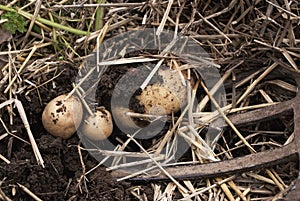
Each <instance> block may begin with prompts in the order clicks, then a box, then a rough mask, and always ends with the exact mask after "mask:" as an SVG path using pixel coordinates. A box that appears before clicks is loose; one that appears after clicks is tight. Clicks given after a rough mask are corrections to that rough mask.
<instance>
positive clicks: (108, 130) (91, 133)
mask: <svg viewBox="0 0 300 201" xmlns="http://www.w3.org/2000/svg"><path fill="white" fill-rule="evenodd" d="M112 131H113V122H112V117H111V114H110V112H109V111H107V110H105V109H99V110H97V111H96V112H95V114H94V115H93V116H89V117H88V118H87V119H86V120H85V122H84V123H83V125H82V133H83V135H85V136H87V137H88V138H89V139H91V140H105V139H107V138H108V137H109V136H110V135H111V134H112Z"/></svg>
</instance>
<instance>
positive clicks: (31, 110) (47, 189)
mask: <svg viewBox="0 0 300 201" xmlns="http://www.w3.org/2000/svg"><path fill="white" fill-rule="evenodd" d="M61 68H63V71H62V72H63V73H62V75H60V76H59V77H58V78H57V79H55V84H56V86H57V87H56V88H55V90H54V89H52V84H51V83H49V84H46V85H45V86H43V87H41V88H39V94H38V93H37V91H36V90H35V91H32V92H31V93H30V94H29V96H27V97H30V99H28V98H26V97H25V96H22V97H20V99H21V101H22V103H23V106H24V108H25V111H26V114H27V117H28V121H29V123H30V125H31V130H32V133H33V134H34V137H35V139H36V141H37V145H38V147H39V149H40V152H41V154H42V157H43V159H44V161H45V168H42V167H41V166H39V165H37V162H36V159H35V157H34V153H33V151H32V147H31V145H30V144H27V143H24V142H22V141H20V140H18V139H16V138H13V137H6V138H5V139H3V140H1V143H0V153H1V154H2V155H4V156H5V157H7V159H9V160H10V161H11V163H10V164H6V163H5V162H4V161H3V160H0V178H5V179H4V180H3V181H1V182H0V185H1V189H2V190H3V192H4V193H5V194H6V195H7V196H8V197H10V198H12V199H14V200H32V198H31V197H30V196H28V195H27V194H26V193H24V191H23V190H21V189H20V187H19V186H18V184H21V185H24V186H25V187H27V188H28V189H30V190H31V191H32V192H33V193H34V194H35V195H37V196H38V197H39V198H41V199H43V200H122V201H123V200H135V198H134V197H133V196H132V194H131V193H130V189H132V188H134V185H135V184H132V183H128V182H117V181H114V180H113V179H112V178H111V176H110V174H109V172H107V171H106V169H105V167H99V168H96V169H95V170H94V171H92V172H91V173H89V174H88V175H87V176H86V179H84V178H82V175H83V173H84V171H86V172H87V171H89V170H90V169H92V168H94V167H95V166H96V165H97V164H98V161H96V160H95V159H94V158H93V157H91V156H90V155H89V153H88V152H87V151H81V154H80V153H79V151H78V144H79V142H80V140H79V138H78V136H77V135H76V134H74V135H73V136H72V137H71V138H70V139H67V140H62V139H60V138H55V137H53V136H51V135H50V134H48V133H47V131H45V129H44V128H43V126H42V122H41V116H42V111H43V108H44V107H45V105H46V104H47V102H49V101H50V100H51V99H53V98H54V97H56V96H58V95H60V94H64V93H68V92H69V91H70V90H71V83H72V81H74V79H75V76H76V71H75V70H74V68H72V66H70V65H66V66H63V67H61ZM61 70H62V69H60V70H59V72H61ZM47 76H48V77H45V79H48V78H50V77H51V76H53V75H51V74H48V75H47ZM39 95H40V98H41V99H39ZM14 112H16V113H17V111H16V110H14ZM1 114H2V115H1V118H2V119H3V121H4V122H9V115H8V112H7V110H6V109H3V110H2V112H1ZM6 126H8V129H9V130H13V131H15V133H14V134H15V135H17V136H19V137H21V138H23V139H24V140H26V141H29V139H28V136H27V133H26V130H25V128H24V126H23V124H22V121H21V119H20V118H19V116H18V115H14V116H13V125H6ZM0 133H1V134H4V133H6V131H5V129H4V127H3V126H2V125H1V126H0ZM80 155H81V156H82V160H83V164H82V163H81V161H80ZM83 166H84V167H83ZM145 188H147V186H145ZM14 190H16V191H15V192H16V194H15V195H14V194H13V191H14ZM147 192H148V195H147V197H148V198H149V197H151V194H152V193H151V190H149V191H147Z"/></svg>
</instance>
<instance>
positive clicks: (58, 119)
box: [42, 95, 83, 139]
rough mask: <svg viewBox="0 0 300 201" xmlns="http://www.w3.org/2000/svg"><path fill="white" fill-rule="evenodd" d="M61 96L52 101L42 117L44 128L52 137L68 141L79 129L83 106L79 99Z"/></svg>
mask: <svg viewBox="0 0 300 201" xmlns="http://www.w3.org/2000/svg"><path fill="white" fill-rule="evenodd" d="M66 97H67V95H60V96H58V97H56V98H54V99H53V100H51V101H50V102H49V103H48V104H47V106H46V107H45V109H44V111H43V115H42V121H43V125H44V128H45V129H46V130H47V131H48V132H49V133H50V134H52V135H54V136H56V137H61V138H63V139H67V138H69V137H71V136H72V135H73V134H74V133H75V132H76V129H77V128H78V126H79V124H80V122H81V120H82V115H83V110H82V105H81V102H80V100H79V99H78V98H77V97H74V96H70V98H68V99H66V100H65V98H66Z"/></svg>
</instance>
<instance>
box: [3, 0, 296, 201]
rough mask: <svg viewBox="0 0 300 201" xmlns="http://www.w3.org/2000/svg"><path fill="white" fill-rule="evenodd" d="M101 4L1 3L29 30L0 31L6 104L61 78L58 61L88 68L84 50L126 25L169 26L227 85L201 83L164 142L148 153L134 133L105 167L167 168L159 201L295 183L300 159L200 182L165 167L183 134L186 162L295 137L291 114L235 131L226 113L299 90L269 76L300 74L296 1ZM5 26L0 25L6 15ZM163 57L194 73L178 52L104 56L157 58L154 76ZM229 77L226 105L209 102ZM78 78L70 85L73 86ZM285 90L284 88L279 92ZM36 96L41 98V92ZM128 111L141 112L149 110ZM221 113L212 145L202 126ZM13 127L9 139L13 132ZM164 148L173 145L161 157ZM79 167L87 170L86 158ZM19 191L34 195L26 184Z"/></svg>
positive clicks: (267, 190) (139, 190)
mask: <svg viewBox="0 0 300 201" xmlns="http://www.w3.org/2000/svg"><path fill="white" fill-rule="evenodd" d="M98 2H100V3H96V2H94V1H85V2H83V3H81V2H75V1H74V2H72V3H70V2H68V1H60V2H59V1H51V2H45V1H41V0H37V1H32V2H31V3H28V4H23V3H22V2H21V1H18V0H15V1H12V2H11V3H9V4H6V3H5V2H4V1H2V2H1V6H0V10H1V11H0V12H1V13H4V12H7V11H11V12H18V13H19V14H20V15H22V16H24V17H25V18H26V19H27V20H28V26H27V32H26V33H23V34H21V33H19V32H17V33H16V34H14V35H12V34H10V33H9V32H6V31H4V30H1V32H0V47H1V52H0V64H1V65H0V70H1V71H0V95H1V96H0V100H1V102H4V101H5V100H8V101H9V100H13V99H18V97H19V96H25V97H27V98H28V99H30V96H31V92H32V91H39V89H40V88H41V87H43V86H45V85H46V84H47V83H49V82H52V81H53V80H55V79H56V78H57V77H59V76H60V74H61V72H59V71H58V69H59V68H58V66H63V65H64V64H66V63H68V64H71V65H72V66H74V68H76V69H78V70H80V69H82V68H83V62H84V61H85V59H86V58H87V56H88V55H89V54H91V53H92V51H93V50H95V49H97V47H99V46H100V45H101V44H102V43H103V41H105V40H106V39H109V38H111V37H113V36H116V35H118V34H121V33H124V32H126V31H130V30H142V29H144V28H146V27H156V28H157V31H156V34H157V35H159V34H161V33H162V31H163V30H164V29H166V30H172V31H174V33H175V35H176V34H177V33H178V34H179V33H180V34H182V35H188V36H190V38H191V39H192V40H193V41H195V42H196V43H197V44H199V45H200V46H202V47H203V48H204V50H205V51H206V52H207V53H208V55H209V56H210V58H211V61H210V62H212V63H214V65H215V66H217V67H218V68H219V71H220V74H221V75H222V79H221V81H222V82H218V84H216V85H215V88H212V89H211V90H208V89H206V87H205V84H204V83H203V82H201V81H200V80H199V81H198V83H197V85H196V87H194V88H192V87H191V86H189V88H188V90H189V91H190V96H189V98H190V100H189V103H190V104H188V105H187V106H186V107H185V108H184V109H183V112H182V114H181V116H179V117H177V118H173V119H172V121H173V125H172V126H171V128H170V129H169V131H168V132H167V133H165V135H164V136H163V137H162V138H160V139H157V140H156V141H155V143H154V144H153V146H152V147H151V148H149V149H145V148H144V147H143V146H142V145H141V144H139V142H138V141H136V140H135V139H134V135H128V141H126V142H123V144H120V146H118V147H116V149H115V150H110V151H107V152H106V150H101V151H102V152H103V153H104V155H106V156H107V157H114V163H113V164H112V165H111V167H108V170H117V169H122V168H124V167H129V166H130V167H134V166H135V165H141V164H148V166H147V168H145V169H144V170H141V171H140V172H135V173H134V174H132V175H127V176H126V177H124V178H120V179H119V180H123V179H129V178H131V177H136V176H138V175H141V174H145V173H146V172H147V171H149V170H153V169H155V168H157V169H158V170H160V171H162V172H163V173H164V174H165V175H167V176H168V178H169V180H170V182H164V183H160V182H158V183H156V182H153V183H151V186H152V188H153V194H154V200H175V199H181V200H231V201H232V200H276V199H279V198H281V197H282V196H283V194H284V192H286V191H287V190H288V189H289V188H291V185H292V181H293V179H295V174H290V172H289V170H290V169H294V170H295V171H296V168H297V163H295V162H290V163H289V164H282V165H278V166H276V167H274V168H271V169H265V170H260V171H251V172H247V173H243V174H242V175H233V176H224V177H220V178H210V179H202V178H197V180H196V181H194V180H184V181H179V180H177V179H176V178H173V177H172V175H169V174H168V172H166V171H165V169H164V166H166V165H167V164H168V161H169V160H170V159H171V158H172V156H173V153H174V152H176V150H177V148H178V147H177V146H180V144H176V143H177V138H180V137H181V138H183V139H184V140H185V141H187V142H189V143H190V144H191V147H192V149H191V151H190V154H189V157H188V159H189V160H186V161H183V162H185V163H190V164H193V163H207V162H212V161H219V160H227V159H231V158H234V157H238V156H242V155H245V154H249V152H250V153H255V152H260V151H264V150H268V149H273V148H278V147H281V146H284V145H285V144H286V143H289V142H290V141H291V139H292V137H293V136H292V135H291V133H292V132H291V131H290V130H291V124H292V123H291V122H292V119H290V118H289V117H288V116H287V117H281V118H279V119H276V122H280V123H278V124H280V125H281V126H278V127H276V129H273V125H272V124H271V123H269V124H265V125H261V124H260V123H258V124H255V125H252V126H249V127H246V126H245V127H242V128H236V127H235V125H233V124H231V122H230V120H229V119H228V118H227V115H230V114H232V113H238V112H241V111H247V110H253V109H255V108H261V107H265V106H267V105H271V104H274V103H276V102H280V101H284V100H287V99H291V98H292V97H293V96H294V94H295V92H296V90H297V89H296V85H295V83H294V82H293V81H291V80H290V79H289V78H286V77H278V76H277V77H275V78H272V73H273V72H274V69H277V70H278V69H280V68H281V67H287V68H291V69H295V70H296V71H298V65H299V58H300V52H299V50H300V48H299V43H300V35H299V33H300V30H299V20H300V15H299V9H300V5H299V3H298V1H296V0H295V1H293V0H292V1H286V0H277V1H276V0H271V1H261V0H256V1H248V0H246V1H238V0H230V1H221V2H219V1H210V0H209V1H181V0H178V1H177V0H174V1H173V0H169V1H159V0H158V1H147V2H146V1H142V2H135V1H131V2H132V3H127V1H125V2H123V1H98ZM101 2H102V3H101ZM0 23H1V24H3V23H5V21H0ZM171 45H172V44H171ZM166 60H168V61H170V62H172V63H173V64H174V65H177V68H178V69H179V71H180V70H182V69H193V67H190V66H186V65H181V66H180V65H178V64H176V62H178V61H180V58H176V59H174V58H172V55H171V54H169V52H168V50H167V49H166V51H163V52H161V53H160V54H158V55H151V57H146V56H144V55H140V56H138V57H135V58H130V59H124V58H120V59H119V60H116V61H115V60H114V61H106V63H105V64H103V65H111V64H125V63H126V64H128V63H137V62H149V61H151V62H154V61H155V62H157V65H156V68H155V69H153V71H152V73H153V74H154V73H155V72H156V70H157V69H158V68H160V64H161V63H162V62H163V61H166ZM116 62H119V63H116ZM95 70H96V68H95V69H92V70H91V71H90V73H93V72H94V71H95ZM97 70H98V69H97ZM278 71H279V72H280V70H278ZM50 72H55V76H53V77H51V78H50V79H49V78H47V79H46V76H47V75H48V74H49V73H50ZM153 74H149V77H148V78H147V79H146V80H145V82H144V83H143V85H142V86H141V88H145V86H146V85H147V84H148V82H149V80H150V79H151V77H152V76H153ZM87 76H88V75H87ZM82 82H84V79H83V80H82ZM223 83H225V89H226V92H227V97H219V98H223V99H224V98H227V103H226V105H223V106H220V105H218V102H217V101H216V100H215V99H214V98H213V94H214V93H215V91H216V90H217V89H218V88H219V87H220V86H221V85H222V84H223ZM72 84H73V83H70V86H71V85H72ZM77 84H78V83H77ZM73 86H74V90H73V91H72V92H71V93H74V92H75V91H77V93H78V94H80V92H79V91H81V88H80V84H78V85H76V86H75V85H73ZM198 86H199V87H198ZM200 88H201V89H202V90H204V91H205V92H206V94H205V96H204V97H203V99H202V100H201V101H200V102H199V103H198V105H197V108H196V109H194V108H192V102H193V100H195V97H196V94H197V91H198V90H200ZM285 91H288V92H287V93H283V94H279V92H285ZM40 102H41V103H42V102H44V101H43V100H42V98H40ZM208 104H214V105H215V107H216V108H217V110H216V111H214V112H213V111H206V110H205V108H207V105H208ZM85 107H86V108H88V105H87V104H85ZM12 108H13V102H11V103H10V104H8V106H7V110H6V111H5V112H9V114H10V116H11V121H13V118H14V115H13V112H12ZM0 109H1V108H0ZM90 113H91V112H90ZM186 114H187V116H188V118H186V116H185V115H186ZM130 115H140V116H139V117H141V115H143V114H130ZM220 115H221V116H222V118H224V119H225V121H226V122H227V123H228V124H229V125H230V127H231V129H227V130H226V131H220V132H219V133H218V136H217V137H214V138H213V139H214V140H215V141H207V139H205V137H203V135H202V134H201V132H202V130H203V129H205V128H207V125H209V124H211V123H212V122H214V121H215V120H216V119H218V118H219V117H220ZM147 118H150V117H149V116H147ZM152 118H153V117H152ZM156 118H158V117H156ZM6 124H9V122H2V125H3V126H5V125H6ZM7 133H8V135H9V136H10V135H11V133H10V132H9V131H7ZM6 136H7V135H5V136H3V138H5V137H6ZM1 139H2V138H1ZM1 139H0V140H1ZM130 141H132V142H134V143H135V144H137V145H138V146H139V147H140V149H141V152H137V153H134V152H126V151H124V150H125V148H126V146H127V145H128V143H129V142H130ZM30 143H31V144H32V145H33V147H34V148H35V153H36V154H37V159H38V161H39V163H41V165H43V163H42V162H41V160H42V159H41V158H40V157H41V156H40V155H39V152H38V148H37V147H36V145H35V144H34V138H33V139H32V138H30ZM165 147H167V151H166V153H162V149H164V148H165ZM79 150H80V149H79ZM79 153H81V152H80V151H79ZM132 155H135V157H140V161H139V162H138V163H127V162H126V158H127V157H131V156H132ZM0 159H1V160H3V161H4V162H6V163H9V160H8V159H6V158H5V156H3V155H1V154H0ZM81 159H82V156H81ZM124 161H125V162H124ZM81 163H82V167H84V162H83V160H81ZM176 164H177V163H176ZM176 164H174V165H176ZM83 169H84V171H83V175H82V177H81V178H80V181H79V186H80V185H81V184H80V182H83V181H84V180H85V178H84V177H86V174H88V173H89V170H85V168H83ZM183 174H184V173H183ZM19 185H21V184H19ZM87 185H88V183H87ZM0 186H1V185H0ZM22 189H23V190H26V192H30V190H29V189H27V188H22ZM0 190H1V189H0ZM131 193H132V195H134V196H135V197H136V198H137V199H138V200H148V199H147V197H146V196H145V194H144V192H143V187H142V186H138V187H135V188H133V189H132V190H131ZM31 196H33V197H34V196H35V195H34V194H33V195H31ZM0 198H2V199H6V196H5V195H4V194H2V193H1V194H0ZM7 199H9V198H7ZM34 199H36V200H38V199H39V198H37V197H36V198H34Z"/></svg>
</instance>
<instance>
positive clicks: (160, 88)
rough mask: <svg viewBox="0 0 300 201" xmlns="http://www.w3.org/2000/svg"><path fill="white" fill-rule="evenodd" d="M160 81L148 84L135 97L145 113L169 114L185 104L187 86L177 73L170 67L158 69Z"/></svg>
mask: <svg viewBox="0 0 300 201" xmlns="http://www.w3.org/2000/svg"><path fill="white" fill-rule="evenodd" d="M158 74H159V76H160V77H161V78H162V83H154V84H152V85H148V86H147V87H146V88H145V89H144V90H143V91H142V93H141V94H140V95H138V96H137V97H136V98H137V99H138V100H139V102H140V105H142V106H144V108H145V113H148V114H156V115H162V114H166V115H170V114H172V112H175V113H176V112H178V111H180V109H181V108H182V107H184V106H185V105H186V104H187V98H186V96H187V88H186V86H184V85H183V84H182V81H181V78H180V76H179V73H178V72H176V71H172V70H170V69H166V70H162V69H159V71H158Z"/></svg>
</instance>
